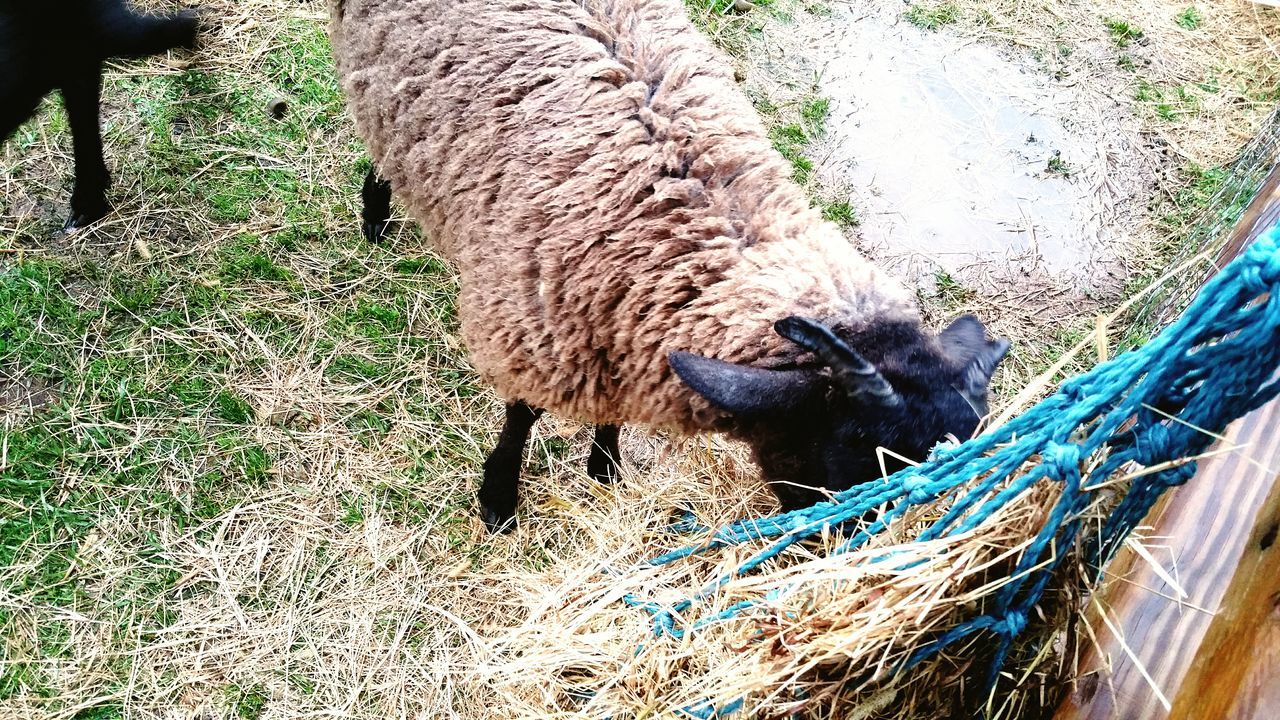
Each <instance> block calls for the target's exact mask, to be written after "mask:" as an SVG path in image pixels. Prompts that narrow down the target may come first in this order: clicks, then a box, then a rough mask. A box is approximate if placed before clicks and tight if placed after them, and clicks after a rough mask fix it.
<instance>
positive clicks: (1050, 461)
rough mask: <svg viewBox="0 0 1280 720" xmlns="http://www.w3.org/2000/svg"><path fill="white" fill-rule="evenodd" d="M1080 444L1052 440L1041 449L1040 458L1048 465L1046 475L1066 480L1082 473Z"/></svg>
mask: <svg viewBox="0 0 1280 720" xmlns="http://www.w3.org/2000/svg"><path fill="white" fill-rule="evenodd" d="M1080 456H1081V452H1080V446H1079V445H1076V444H1074V443H1060V442H1053V441H1050V442H1048V443H1046V444H1045V447H1044V449H1043V450H1041V451H1040V460H1041V462H1042V463H1043V464H1045V465H1047V466H1048V471H1047V472H1046V473H1045V475H1047V476H1049V477H1052V478H1054V479H1055V480H1065V479H1067V478H1069V477H1075V476H1077V475H1079V474H1080Z"/></svg>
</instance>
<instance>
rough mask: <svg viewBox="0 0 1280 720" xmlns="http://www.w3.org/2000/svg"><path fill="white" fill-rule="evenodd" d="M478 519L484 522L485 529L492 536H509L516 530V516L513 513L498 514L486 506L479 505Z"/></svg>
mask: <svg viewBox="0 0 1280 720" xmlns="http://www.w3.org/2000/svg"><path fill="white" fill-rule="evenodd" d="M480 518H481V519H482V520H484V526H485V528H486V529H487V530H488V531H489V532H491V533H493V534H494V535H510V534H511V533H512V532H514V531H515V529H516V514H515V512H514V511H510V512H500V511H498V510H494V509H493V508H491V507H488V506H486V505H481V506H480Z"/></svg>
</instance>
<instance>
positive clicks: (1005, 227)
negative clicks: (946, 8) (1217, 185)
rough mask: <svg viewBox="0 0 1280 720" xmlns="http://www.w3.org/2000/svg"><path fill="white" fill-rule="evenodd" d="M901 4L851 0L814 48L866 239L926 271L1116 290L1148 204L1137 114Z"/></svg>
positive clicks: (893, 262) (908, 268)
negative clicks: (926, 23)
mask: <svg viewBox="0 0 1280 720" xmlns="http://www.w3.org/2000/svg"><path fill="white" fill-rule="evenodd" d="M901 8H902V6H901V4H898V3H886V4H885V6H884V7H882V8H881V9H879V10H876V9H870V10H869V9H868V8H866V7H862V8H858V7H849V6H846V7H845V8H844V9H843V10H842V11H840V12H837V13H835V14H834V15H833V17H831V18H830V19H828V20H826V21H825V22H823V23H821V24H819V25H818V26H817V27H815V28H813V30H812V31H811V32H812V37H811V38H810V42H809V43H808V50H807V51H806V54H807V55H808V56H809V58H808V59H809V61H810V62H811V63H812V65H813V66H814V67H815V68H818V69H819V72H820V79H819V91H820V92H821V93H822V94H823V95H825V96H826V97H828V98H830V99H831V110H832V111H831V115H830V119H829V121H828V126H827V127H828V135H829V139H828V142H827V144H826V147H824V148H823V153H824V156H821V157H819V158H818V159H819V160H821V161H822V165H821V166H822V168H823V172H824V173H828V174H834V176H835V177H828V178H827V179H828V182H829V183H830V182H831V181H834V183H835V184H837V185H841V184H842V185H843V186H844V187H846V188H848V190H849V191H850V195H851V196H852V202H853V204H854V206H855V207H856V208H857V209H858V211H859V217H860V219H861V237H862V242H863V243H864V246H865V248H866V250H867V251H868V252H869V253H870V254H872V255H873V256H874V257H876V259H877V260H878V261H880V262H881V263H883V264H885V265H887V266H888V267H890V268H891V269H893V270H895V271H896V272H899V273H901V274H903V275H906V276H908V277H910V278H912V279H914V280H916V281H917V282H922V283H925V284H927V283H928V282H929V280H930V279H931V278H932V277H934V276H935V274H936V273H937V272H938V271H939V270H941V271H945V272H947V273H949V274H952V275H955V276H957V277H966V276H973V275H975V274H981V275H983V276H985V277H988V278H991V277H995V278H1005V279H1008V278H1016V277H1023V276H1025V275H1027V274H1029V273H1036V274H1040V275H1047V276H1048V277H1050V278H1052V279H1053V280H1055V281H1056V282H1055V284H1060V285H1062V286H1065V287H1071V288H1074V289H1079V290H1084V291H1086V292H1091V293H1102V294H1108V290H1112V289H1114V288H1115V286H1117V285H1118V279H1119V278H1120V277H1121V276H1122V275H1123V256H1124V248H1125V246H1126V242H1127V240H1128V239H1130V238H1131V237H1132V234H1133V233H1134V232H1135V231H1137V226H1138V224H1139V223H1140V221H1141V216H1142V213H1141V212H1140V208H1141V206H1142V205H1144V203H1145V201H1144V199H1143V197H1140V196H1142V195H1144V194H1145V187H1144V185H1145V183H1144V182H1143V181H1142V180H1140V179H1139V178H1140V177H1141V176H1144V175H1147V174H1149V167H1150V163H1149V161H1148V160H1147V159H1146V157H1145V153H1144V151H1143V150H1142V149H1141V147H1140V146H1139V142H1138V130H1137V121H1136V119H1134V118H1133V117H1132V115H1131V114H1130V113H1128V112H1127V108H1124V107H1123V106H1122V105H1121V104H1120V103H1118V102H1117V101H1115V100H1114V99H1112V98H1109V97H1107V96H1106V95H1105V94H1100V93H1098V92H1096V91H1091V90H1088V89H1085V88H1082V87H1079V86H1069V85H1066V84H1063V83H1060V82H1057V81H1055V80H1053V79H1052V78H1051V77H1049V76H1048V75H1047V74H1046V73H1044V72H1042V71H1039V70H1037V69H1036V68H1035V67H1034V61H1033V60H1031V59H1030V58H1025V59H1021V60H1020V59H1018V58H1014V57H1011V56H1010V54H1007V53H1005V52H1003V51H1001V50H997V49H995V48H993V47H988V46H985V45H982V44H978V43H976V42H974V41H972V40H967V39H964V38H961V37H958V36H956V35H954V34H951V33H949V32H948V31H946V30H942V31H934V32H930V31H924V30H921V29H919V28H917V27H915V26H913V25H911V24H910V23H908V22H906V21H904V20H901V19H900V17H899V14H900V13H901Z"/></svg>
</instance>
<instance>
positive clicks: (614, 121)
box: [331, 0, 919, 433]
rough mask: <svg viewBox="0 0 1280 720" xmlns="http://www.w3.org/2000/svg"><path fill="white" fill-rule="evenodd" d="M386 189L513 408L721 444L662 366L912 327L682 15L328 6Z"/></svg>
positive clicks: (774, 361)
mask: <svg viewBox="0 0 1280 720" xmlns="http://www.w3.org/2000/svg"><path fill="white" fill-rule="evenodd" d="M331 10H332V16H333V18H334V22H333V26H332V35H333V45H334V53H335V56H336V58H337V65H338V72H339V75H340V77H341V78H342V85H343V88H344V90H345V92H346V94H347V98H348V101H349V105H350V107H351V110H352V112H353V114H354V116H355V120H356V125H357V128H358V130H359V132H360V134H361V136H362V137H363V138H364V139H365V140H366V142H367V144H368V149H369V152H370V153H371V155H372V157H373V159H374V162H375V164H376V166H377V168H378V170H379V173H380V174H381V175H382V176H383V177H384V178H386V179H387V180H388V181H389V182H390V183H391V185H392V188H393V189H394V191H395V194H396V195H397V197H399V198H400V199H401V200H402V201H403V202H404V203H405V205H406V206H407V207H408V210H409V211H410V213H412V215H413V217H414V218H416V219H417V220H418V222H420V223H421V224H422V227H423V229H424V231H425V235H426V237H427V238H428V239H429V240H430V241H431V242H432V243H433V245H434V247H435V248H436V249H437V250H439V251H440V252H441V253H442V254H444V255H445V256H446V257H448V258H449V259H450V260H451V261H452V262H453V263H454V264H455V265H456V266H457V268H458V270H459V272H460V275H461V286H462V290H461V294H460V297H459V315H460V319H461V323H462V335H463V340H464V342H465V343H466V345H467V347H468V349H469V351H470V355H471V359H472V361H473V363H474V364H475V366H476V368H477V369H478V370H479V371H480V373H481V375H482V376H483V377H484V378H485V380H487V381H488V382H490V383H492V384H493V385H494V387H495V388H496V389H497V391H498V393H499V394H501V395H502V396H503V397H505V398H506V399H508V400H517V399H519V400H523V401H525V402H527V403H529V404H531V405H535V406H538V407H543V408H546V409H547V410H549V411H551V412H554V413H557V414H560V415H563V416H567V417H572V418H576V419H578V420H581V421H584V422H596V423H624V422H626V423H641V424H644V425H649V426H651V427H660V428H667V429H672V430H678V431H683V432H689V433H692V432H698V431H701V430H707V429H714V428H717V427H723V425H724V420H725V418H723V417H722V416H720V414H719V413H717V412H716V411H714V410H712V409H711V408H710V407H709V405H708V404H707V402H706V401H705V400H703V399H702V398H701V397H699V396H697V395H695V394H694V393H693V392H692V391H691V390H689V389H688V388H687V387H685V386H684V385H683V384H682V383H681V382H680V380H679V379H678V378H677V377H676V376H675V375H674V373H672V371H671V370H670V368H669V367H668V365H667V354H668V353H670V352H671V351H674V350H686V351H690V352H696V353H699V354H702V355H706V356H708V357H714V358H719V359H722V360H728V361H732V362H738V363H752V364H757V365H761V366H777V365H783V364H788V363H792V362H795V361H796V360H797V359H798V358H799V357H800V355H801V353H800V351H799V350H798V349H797V348H796V347H795V346H793V345H791V344H790V343H789V342H788V341H786V340H783V339H782V338H780V337H778V336H777V335H776V334H775V333H774V332H773V329H772V326H773V323H774V321H776V320H778V319H779V318H782V317H785V316H787V315H793V314H794V315H802V316H806V317H810V318H815V319H818V320H822V321H826V322H831V323H835V322H841V323H843V324H845V325H852V326H857V325H865V324H870V323H872V322H878V321H881V320H918V317H919V313H918V309H917V307H916V305H915V302H914V299H913V297H912V296H911V294H910V293H909V292H907V290H906V289H905V288H904V287H903V286H902V285H901V284H900V283H898V282H897V281H896V280H894V279H892V278H890V277H889V276H888V275H886V274H885V273H884V272H883V271H881V270H879V269H878V268H876V267H875V266H874V265H872V264H871V263H870V262H868V261H867V260H866V259H865V258H863V257H862V256H860V255H859V254H858V253H857V252H856V251H855V250H854V249H853V247H851V246H850V244H849V242H848V241H847V240H846V239H845V238H844V237H843V235H842V234H841V232H840V231H839V229H838V228H836V227H835V226H834V225H833V224H831V223H829V222H827V221H825V220H823V219H822V218H821V217H820V215H819V214H818V213H817V212H816V211H815V210H814V209H812V208H811V207H810V206H809V201H808V198H807V197H806V196H805V194H804V192H803V191H802V190H801V188H800V187H799V186H797V185H796V184H795V182H793V181H792V179H791V177H790V174H791V168H790V166H789V164H788V163H787V162H786V160H784V159H783V158H782V157H781V156H780V155H779V154H778V153H777V152H776V151H775V150H774V149H773V147H772V145H771V144H770V142H769V140H768V138H767V137H766V135H765V131H764V128H763V126H762V125H761V122H760V120H759V118H758V117H757V115H756V113H755V111H754V109H753V108H752V107H751V105H750V103H749V102H748V101H747V99H746V97H745V96H744V95H743V93H742V92H741V90H740V89H739V88H738V87H737V85H736V84H735V82H734V79H733V71H732V69H731V67H730V64H729V63H728V62H727V61H726V59H725V58H724V57H722V56H721V55H720V53H719V52H718V51H716V50H715V49H714V48H713V47H712V46H711V45H710V43H709V42H708V41H707V40H706V39H705V38H703V36H702V35H701V34H699V33H698V32H697V30H696V29H695V28H694V27H693V26H692V25H691V24H690V22H689V20H688V18H687V17H686V14H685V8H684V6H683V4H682V3H681V2H680V0H577V1H571V0H331Z"/></svg>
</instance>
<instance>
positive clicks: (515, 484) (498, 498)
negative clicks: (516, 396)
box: [479, 401, 542, 533]
mask: <svg viewBox="0 0 1280 720" xmlns="http://www.w3.org/2000/svg"><path fill="white" fill-rule="evenodd" d="M541 415H542V410H541V409H540V408H535V407H530V406H528V405H526V404H525V403H522V402H519V401H516V402H513V403H511V404H509V405H507V420H506V422H505V423H503V425H502V432H501V433H499V435H498V445H497V447H495V448H494V449H493V452H491V453H489V457H488V459H486V460H485V461H484V484H482V485H481V486H480V493H479V497H480V517H481V518H483V519H484V524H485V527H487V528H489V531H490V532H503V533H508V532H511V531H512V530H514V529H515V526H516V500H517V498H518V496H519V490H520V488H519V482H520V463H521V461H522V460H523V459H524V446H525V442H526V441H528V439H529V431H530V430H532V429H533V424H534V423H535V422H537V421H538V417H539V416H541Z"/></svg>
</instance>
